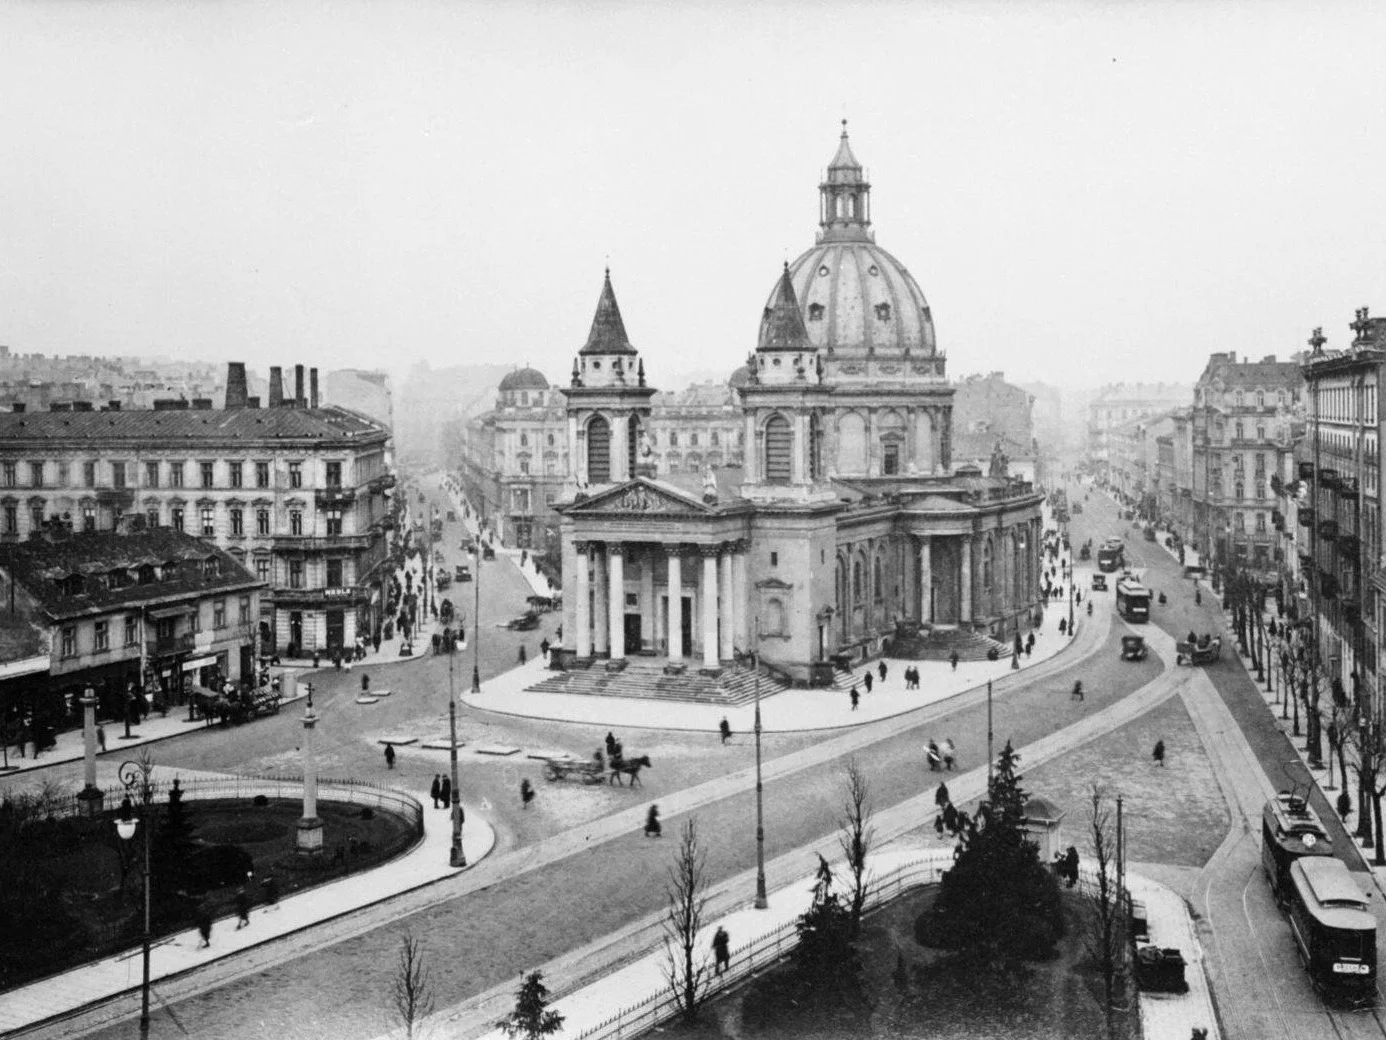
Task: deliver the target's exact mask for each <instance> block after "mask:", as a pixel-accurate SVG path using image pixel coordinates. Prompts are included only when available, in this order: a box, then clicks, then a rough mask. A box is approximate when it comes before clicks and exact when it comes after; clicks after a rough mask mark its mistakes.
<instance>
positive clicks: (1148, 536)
mask: <svg viewBox="0 0 1386 1040" xmlns="http://www.w3.org/2000/svg"><path fill="white" fill-rule="evenodd" d="M1145 540H1146V541H1147V542H1153V541H1154V540H1155V528H1154V527H1147V528H1146V529H1145Z"/></svg>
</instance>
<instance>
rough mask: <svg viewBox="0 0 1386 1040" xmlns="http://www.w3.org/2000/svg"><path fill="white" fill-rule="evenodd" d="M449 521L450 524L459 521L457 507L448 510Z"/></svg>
mask: <svg viewBox="0 0 1386 1040" xmlns="http://www.w3.org/2000/svg"><path fill="white" fill-rule="evenodd" d="M448 523H450V524H455V523H457V510H455V509H449V510H448Z"/></svg>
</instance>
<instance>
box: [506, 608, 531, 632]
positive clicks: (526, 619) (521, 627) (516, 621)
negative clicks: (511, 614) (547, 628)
mask: <svg viewBox="0 0 1386 1040" xmlns="http://www.w3.org/2000/svg"><path fill="white" fill-rule="evenodd" d="M505 627H506V628H508V629H511V630H512V631H515V632H529V631H532V630H533V629H536V628H538V627H539V615H538V614H537V613H535V612H534V611H532V610H526V611H525V612H524V613H523V614H521V615H520V616H519V617H516V618H511V619H510V620H509V621H508V622H506V625H505Z"/></svg>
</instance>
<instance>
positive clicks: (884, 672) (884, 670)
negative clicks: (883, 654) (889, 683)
mask: <svg viewBox="0 0 1386 1040" xmlns="http://www.w3.org/2000/svg"><path fill="white" fill-rule="evenodd" d="M880 672H881V682H882V683H884V682H885V680H886V663H885V662H884V661H882V662H881V668H880Z"/></svg>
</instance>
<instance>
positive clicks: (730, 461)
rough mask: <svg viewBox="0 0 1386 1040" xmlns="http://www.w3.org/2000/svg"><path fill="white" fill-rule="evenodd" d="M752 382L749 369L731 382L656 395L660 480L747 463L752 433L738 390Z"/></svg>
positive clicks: (654, 437)
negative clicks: (747, 441)
mask: <svg viewBox="0 0 1386 1040" xmlns="http://www.w3.org/2000/svg"><path fill="white" fill-rule="evenodd" d="M747 378H749V369H746V368H744V367H743V368H741V369H738V370H737V372H735V373H733V375H732V378H731V380H729V381H728V382H726V383H716V382H708V383H695V384H694V385H692V386H690V387H688V389H686V390H680V391H677V392H672V393H657V394H655V395H654V398H653V401H652V403H651V410H650V438H651V447H652V448H653V451H654V464H655V470H656V472H658V473H659V475H660V476H664V475H665V474H669V473H702V472H703V471H704V470H705V469H706V468H707V467H708V466H711V467H712V468H713V469H722V468H723V467H726V466H740V465H741V464H742V461H743V458H744V454H745V450H746V430H745V424H744V423H743V421H742V417H741V409H740V408H739V407H738V406H737V403H736V389H735V387H736V386H741V385H744V384H745V382H746V380H747Z"/></svg>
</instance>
